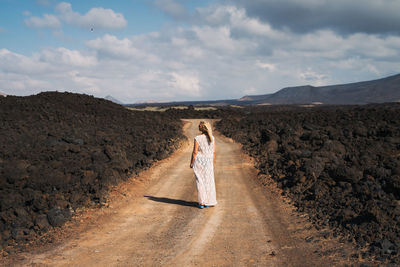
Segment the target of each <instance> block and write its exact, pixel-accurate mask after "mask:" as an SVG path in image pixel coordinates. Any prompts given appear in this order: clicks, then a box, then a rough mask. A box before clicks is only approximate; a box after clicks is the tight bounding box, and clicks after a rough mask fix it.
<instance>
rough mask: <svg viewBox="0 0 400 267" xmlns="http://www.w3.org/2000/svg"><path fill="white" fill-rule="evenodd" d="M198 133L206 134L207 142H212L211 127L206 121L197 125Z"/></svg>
mask: <svg viewBox="0 0 400 267" xmlns="http://www.w3.org/2000/svg"><path fill="white" fill-rule="evenodd" d="M199 126H200V131H202V132H203V133H205V134H206V136H207V139H208V141H209V142H210V143H211V142H212V141H213V140H212V138H213V135H212V127H211V124H210V123H209V122H208V121H201V122H200V123H199Z"/></svg>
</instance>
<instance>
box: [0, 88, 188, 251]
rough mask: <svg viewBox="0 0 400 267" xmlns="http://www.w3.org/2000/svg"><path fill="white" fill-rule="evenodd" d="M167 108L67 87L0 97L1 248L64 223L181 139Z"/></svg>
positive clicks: (166, 153) (170, 149) (157, 158)
mask: <svg viewBox="0 0 400 267" xmlns="http://www.w3.org/2000/svg"><path fill="white" fill-rule="evenodd" d="M181 128H182V125H181V122H180V121H179V120H178V119H176V118H173V117H172V116H171V115H168V114H167V113H153V112H141V111H136V112H134V111H129V110H127V109H126V108H124V107H122V106H120V105H117V104H114V103H112V102H110V101H106V100H104V99H99V98H94V97H91V96H87V95H80V94H72V93H56V92H48V93H41V94H38V95H35V96H29V97H14V96H8V97H4V98H0V136H1V139H0V147H1V150H0V249H1V248H5V247H9V246H16V245H19V244H21V243H24V242H27V241H29V240H32V239H34V238H35V237H37V236H38V235H41V234H43V233H45V232H46V231H47V230H48V229H49V228H51V227H58V226H61V225H63V224H64V223H65V222H66V221H67V220H69V219H70V218H71V216H72V215H73V213H74V211H75V210H76V209H77V208H79V207H84V206H88V205H101V204H102V203H103V202H105V201H106V198H107V188H108V186H110V185H116V184H118V183H119V182H120V181H123V180H125V179H127V178H128V177H130V176H131V175H133V174H136V173H138V172H140V171H141V170H143V169H146V168H148V167H149V166H151V164H152V163H153V162H154V161H157V160H160V159H163V158H165V157H167V156H168V155H169V154H171V153H172V152H173V151H174V150H175V149H176V148H177V147H178V146H179V144H180V142H181V141H183V140H184V137H183V135H182V133H181Z"/></svg>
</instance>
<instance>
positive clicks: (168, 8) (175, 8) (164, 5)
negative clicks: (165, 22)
mask: <svg viewBox="0 0 400 267" xmlns="http://www.w3.org/2000/svg"><path fill="white" fill-rule="evenodd" d="M154 4H155V5H156V6H157V7H158V8H159V9H161V10H162V11H163V12H164V13H166V14H167V15H169V16H172V17H173V18H175V19H185V18H187V16H188V11H187V10H186V8H185V7H184V6H183V5H182V4H180V3H178V2H176V1H174V0H155V1H154Z"/></svg>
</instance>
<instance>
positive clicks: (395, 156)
mask: <svg viewBox="0 0 400 267" xmlns="http://www.w3.org/2000/svg"><path fill="white" fill-rule="evenodd" d="M217 129H218V130H219V131H220V132H222V133H223V134H224V135H226V136H228V137H231V138H233V139H234V140H235V141H237V142H240V143H241V144H243V149H245V150H246V151H247V152H248V153H249V154H250V155H251V156H252V157H254V158H255V159H256V167H257V168H258V169H259V177H260V179H263V177H266V176H270V177H272V178H273V179H274V180H275V181H276V183H277V184H278V186H279V187H281V188H282V189H283V190H284V192H285V193H286V194H287V195H289V197H290V198H291V199H292V200H293V201H294V203H295V205H296V206H297V207H298V210H299V211H304V212H306V213H308V214H309V215H310V216H311V218H312V220H313V221H314V222H315V224H316V227H317V228H320V227H323V226H329V227H330V228H331V229H333V235H335V236H344V237H346V238H347V239H348V241H350V242H351V241H352V242H354V243H355V244H356V245H357V246H358V247H359V248H364V249H367V251H365V252H363V254H362V257H370V256H374V257H376V258H377V259H378V260H381V261H388V262H390V261H391V262H392V263H397V264H398V263H400V259H399V256H398V253H399V247H400V104H382V105H367V106H353V107H351V106H347V107H346V106H342V107H340V106H331V107H319V108H304V107H303V108H299V107H297V108H296V107H294V106H286V107H285V106H281V107H264V108H261V107H260V108H253V109H249V110H247V111H246V112H244V114H243V115H242V116H231V117H228V118H224V119H222V120H221V121H220V122H219V123H218V124H217Z"/></svg>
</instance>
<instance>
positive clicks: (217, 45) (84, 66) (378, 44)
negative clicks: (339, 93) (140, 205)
mask: <svg viewBox="0 0 400 267" xmlns="http://www.w3.org/2000/svg"><path fill="white" fill-rule="evenodd" d="M314 2H315V3H314V4H318V3H319V2H317V1H314ZM58 9H59V10H58V12H59V13H58V14H59V15H61V14H63V15H65V16H66V17H63V19H64V21H65V22H68V20H67V17H68V16H70V17H74V16H76V18H77V20H76V21H77V23H78V21H79V20H80V19H81V18H82V17H84V16H85V15H86V14H85V15H81V14H78V13H76V12H75V11H73V10H72V8H71V5H70V4H67V3H62V4H60V5H59V6H58ZM88 13H90V11H89V12H88ZM88 13H87V14H88ZM195 13H196V16H197V18H196V19H195V20H193V21H192V22H193V24H188V25H186V27H176V26H175V25H174V24H173V25H169V26H166V27H165V28H163V31H160V32H152V33H147V34H141V35H137V36H133V37H124V36H122V37H117V36H114V35H111V34H105V35H103V36H101V37H98V38H93V39H91V40H85V41H84V42H83V43H84V44H85V45H86V46H85V47H84V48H82V49H79V50H73V49H68V48H67V47H59V48H46V49H43V50H41V51H38V52H37V53H34V54H33V55H30V56H29V55H22V54H18V53H15V52H12V51H10V50H7V49H1V50H0V88H4V89H2V90H3V91H5V93H7V94H15V92H18V93H21V94H22V93H23V92H31V93H33V92H37V88H42V89H47V90H60V91H63V90H69V91H71V90H72V91H76V92H83V93H89V94H94V95H96V96H105V95H112V96H114V97H116V98H117V99H120V100H121V101H123V102H125V103H133V102H136V101H138V100H148V99H157V100H190V99H197V100H201V99H226V98H239V97H241V96H243V95H245V94H265V93H272V92H274V91H276V90H278V89H281V88H283V87H287V86H296V85H304V84H311V85H314V86H317V85H327V84H337V83H346V82H355V81H361V80H370V79H374V78H380V77H383V76H386V75H391V74H394V72H395V71H396V70H398V69H400V63H399V62H400V37H399V36H397V35H389V34H387V35H377V34H367V33H354V34H346V35H342V34H340V33H338V32H337V31H334V30H328V29H324V30H317V31H312V32H308V33H306V34H304V33H296V32H292V31H289V30H285V29H277V28H274V27H273V26H271V25H272V24H269V23H268V22H266V21H264V20H261V19H259V18H255V17H251V16H249V15H248V14H247V12H246V10H244V9H241V8H239V7H235V6H232V5H229V6H218V5H213V6H212V7H208V8H202V9H198V10H197V11H196V12H195ZM194 21H195V22H194ZM68 23H72V21H70V22H68ZM83 24H84V23H83V22H82V21H81V22H79V24H76V25H80V26H82V25H83ZM6 88H9V89H8V91H7V89H6ZM13 90H15V92H14V91H13Z"/></svg>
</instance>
